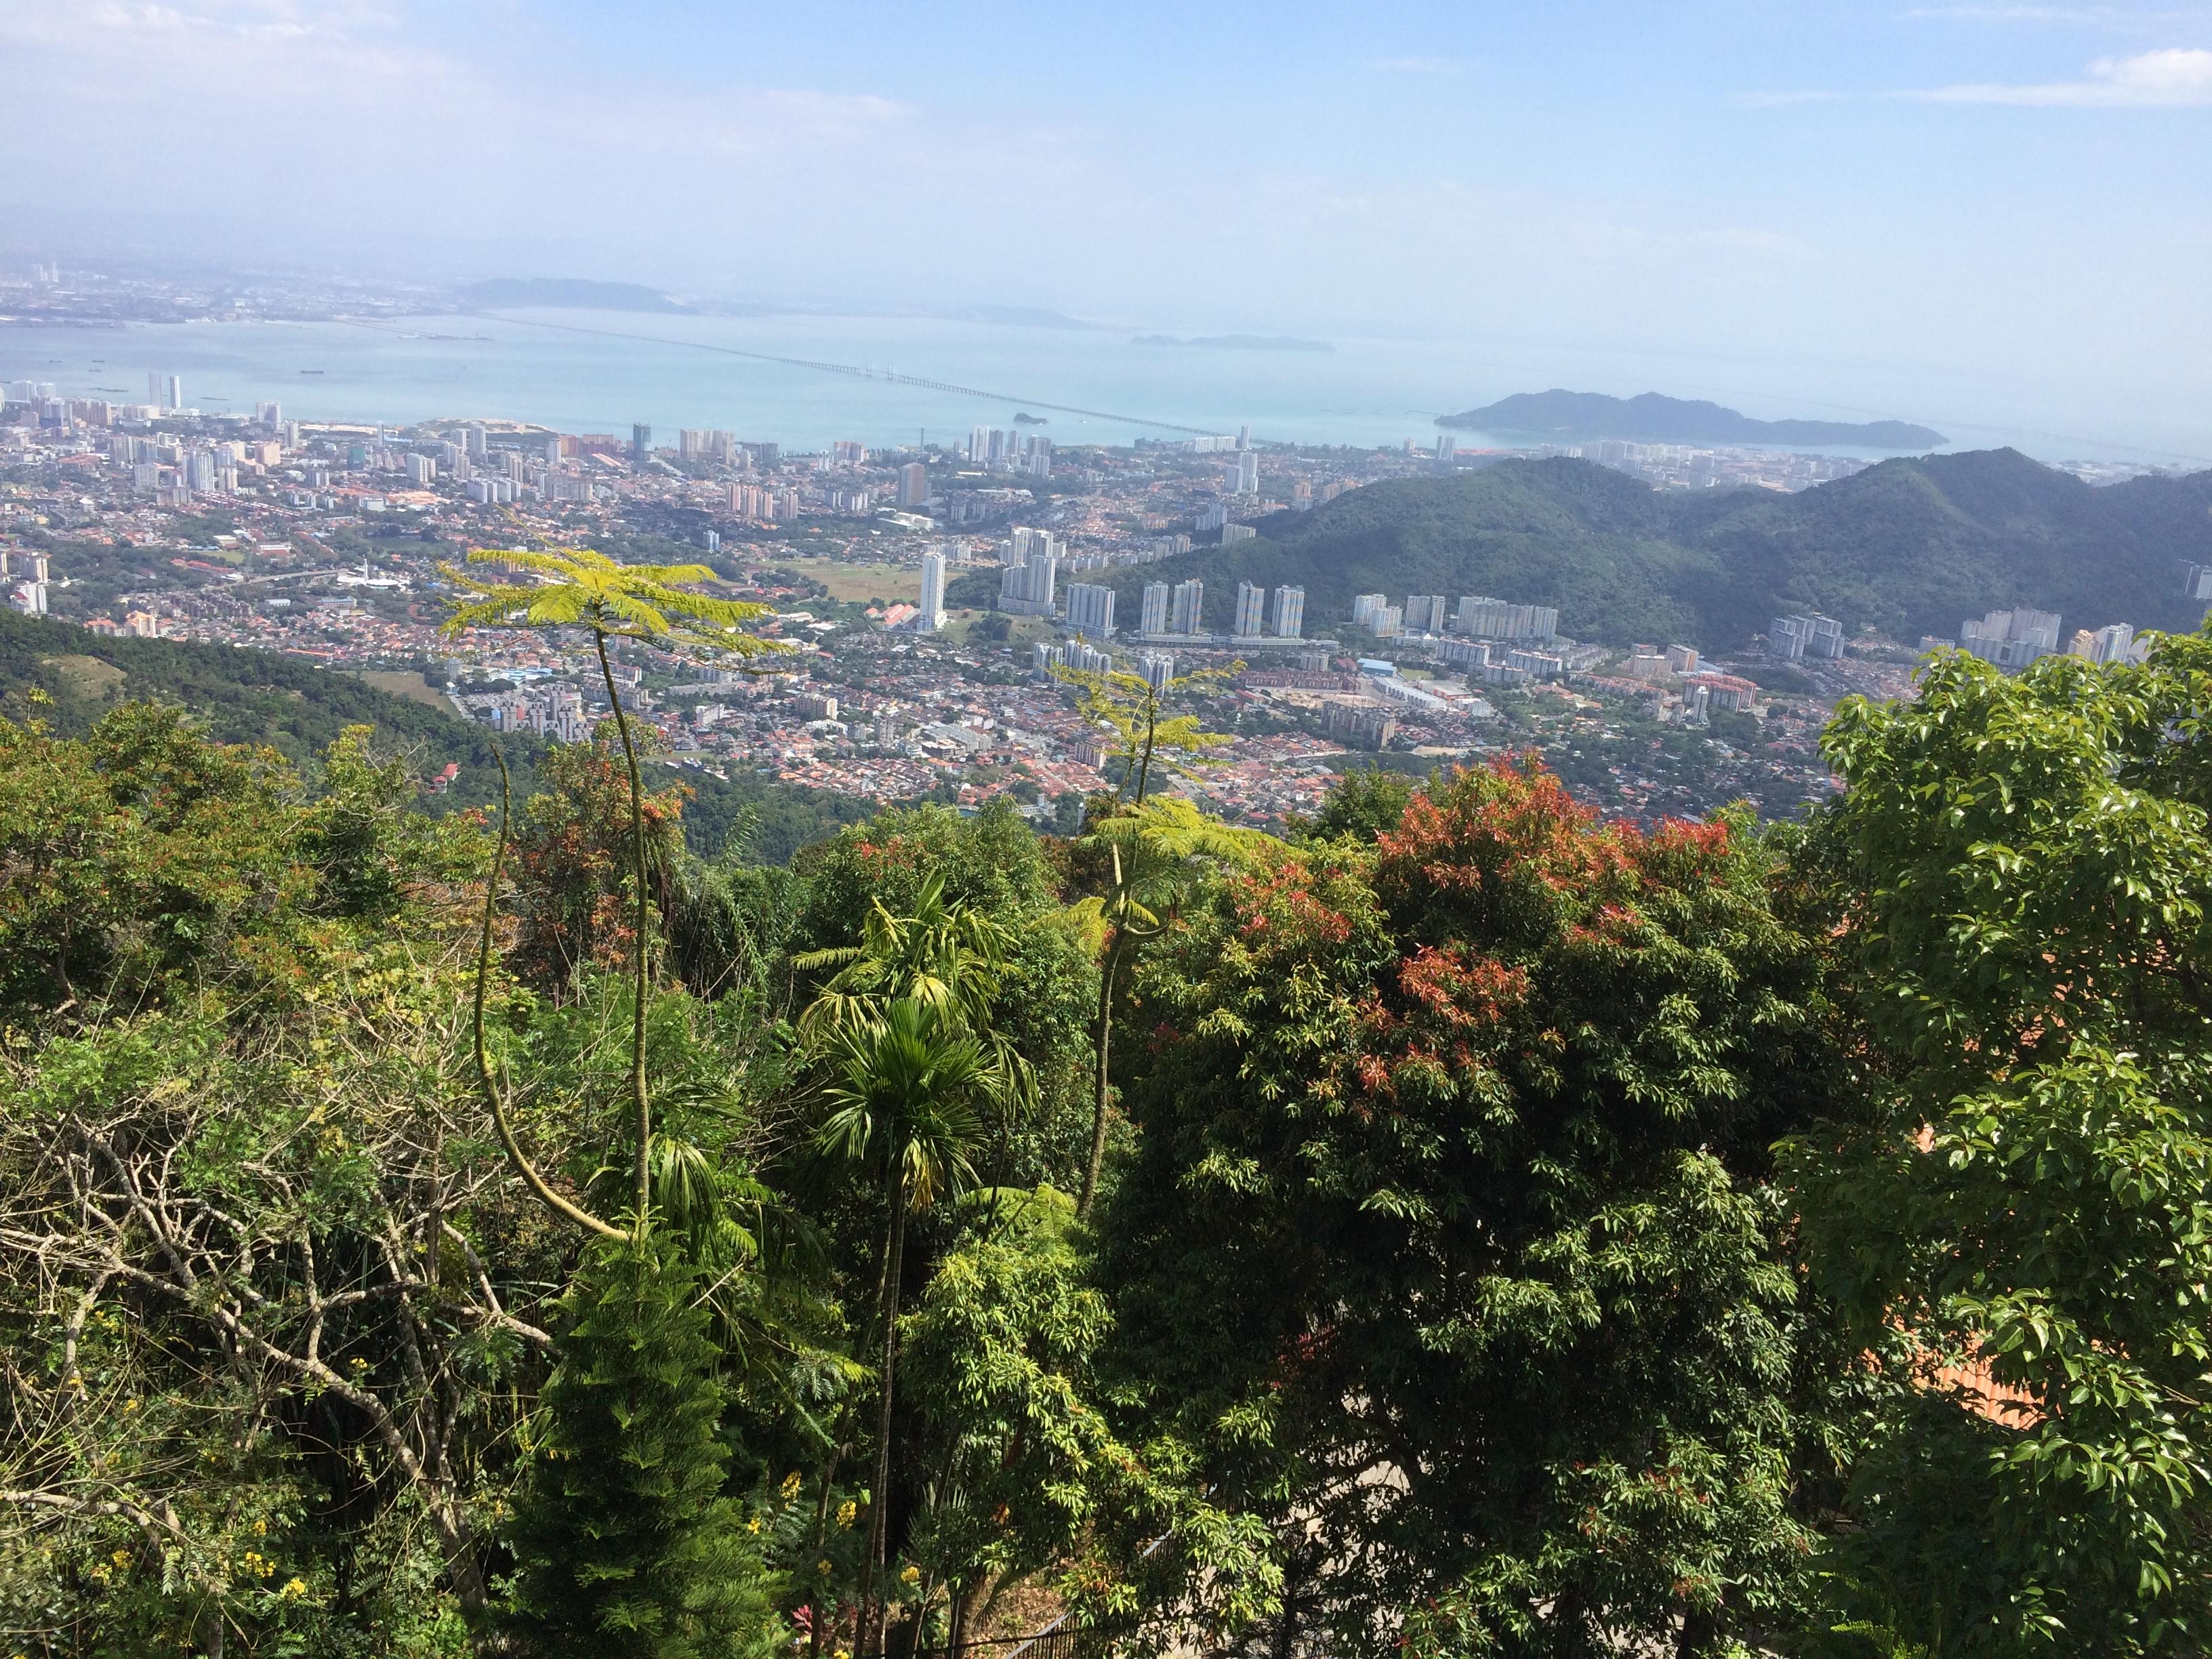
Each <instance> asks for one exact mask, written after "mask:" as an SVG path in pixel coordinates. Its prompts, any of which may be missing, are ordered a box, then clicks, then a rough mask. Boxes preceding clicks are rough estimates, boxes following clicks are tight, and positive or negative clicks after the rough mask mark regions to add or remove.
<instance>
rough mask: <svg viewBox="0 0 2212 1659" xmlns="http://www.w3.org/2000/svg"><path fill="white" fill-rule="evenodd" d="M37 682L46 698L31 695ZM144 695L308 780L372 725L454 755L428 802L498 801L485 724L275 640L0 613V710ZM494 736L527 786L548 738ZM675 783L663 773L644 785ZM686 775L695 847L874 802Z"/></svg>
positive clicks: (780, 846)
mask: <svg viewBox="0 0 2212 1659" xmlns="http://www.w3.org/2000/svg"><path fill="white" fill-rule="evenodd" d="M34 690H36V691H40V692H43V693H44V694H45V696H46V699H47V701H46V702H36V701H34V700H33V698H32V696H30V694H31V693H32V692H33V691H34ZM141 700H143V701H152V702H169V703H174V704H177V705H178V706H179V707H181V708H185V709H188V710H190V711H191V713H192V714H195V715H197V717H198V718H199V719H200V720H202V721H203V722H204V724H205V726H206V727H207V730H208V732H209V734H210V736H212V737H214V738H217V739H218V740H220V741H222V742H224V743H258V744H268V745H269V746H270V748H272V749H275V750H278V751H279V752H281V753H282V754H283V755H284V756H285V757H286V758H287V759H289V760H290V761H292V762H293V763H295V764H296V765H299V766H301V768H302V769H304V770H305V771H306V773H307V775H308V776H309V777H311V778H312V777H313V775H314V768H315V763H316V760H317V757H319V756H320V755H321V753H322V751H323V750H325V748H327V747H328V746H329V745H330V744H331V740H332V739H334V738H336V737H337V735H338V733H339V732H342V731H343V730H344V729H345V728H346V727H347V726H374V727H375V728H376V730H377V733H378V735H379V737H380V739H381V740H382V741H383V743H384V744H386V746H387V747H389V748H391V749H392V750H397V751H399V752H402V753H406V754H408V755H410V757H412V759H413V762H414V765H415V768H416V771H417V772H418V773H420V774H422V775H429V774H433V773H435V772H437V771H438V770H440V769H441V768H442V767H443V766H444V765H445V764H446V763H447V762H449V761H450V762H453V763H456V764H458V765H459V768H460V772H459V775H458V776H457V777H456V779H455V780H454V784H453V789H452V790H451V792H450V793H447V794H446V795H443V796H441V797H438V798H436V799H435V800H434V801H431V802H429V803H427V804H428V805H430V806H431V807H432V808H433V810H438V811H450V810H451V809H453V807H456V806H471V805H487V804H489V803H491V802H494V801H496V800H497V799H499V772H498V769H497V768H496V766H495V763H494V762H493V760H492V753H491V742H492V734H491V732H490V731H489V729H488V728H487V727H484V726H478V725H477V724H476V723H475V722H473V721H471V720H463V719H462V718H460V716H459V715H458V714H447V713H446V712H445V711H443V710H441V709H439V708H432V707H428V706H427V705H426V704H423V703H421V702H413V701H410V699H408V698H405V697H400V696H393V695H392V693H391V692H388V691H382V690H378V689H377V688H375V687H374V686H372V685H368V684H364V683H363V682H362V681H360V680H357V679H355V678H352V677H351V676H350V675H346V674H340V673H335V672H333V671H331V670H330V669H327V668H324V667H322V666H320V665H318V664H315V663H310V662H303V661H301V660H300V659H297V658H295V657H286V656H283V655H280V654H278V653H275V652H270V651H249V650H243V649H240V647H236V646H229V645H197V644H191V643H188V642H186V641H179V640H138V639H128V638H125V639H109V638H106V637H105V636H103V635H98V634H90V633H87V632H85V631H84V630H83V629H77V628H71V627H70V626H68V625H67V624H65V623H58V622H52V621H50V620H47V619H46V618H42V617H21V616H18V615H16V614H15V612H14V611H0V715H5V716H6V717H7V718H9V719H11V720H22V719H25V718H27V717H29V716H33V715H35V716H37V717H39V718H40V719H43V720H47V721H49V722H51V723H52V725H53V726H54V727H55V728H56V729H57V730H58V731H59V732H62V733H63V734H64V735H65V736H74V735H76V734H77V733H79V732H82V731H84V730H85V729H86V728H87V727H88V726H91V725H92V724H93V722H94V721H95V720H98V719H99V718H100V716H101V715H102V714H106V712H107V711H108V710H109V709H111V708H114V707H115V706H116V705H117V704H118V703H121V702H133V701H141ZM501 743H502V746H503V748H504V750H505V753H506V755H507V765H508V767H509V768H510V769H512V771H513V776H514V788H515V796H516V799H517V800H518V802H520V800H523V799H527V798H528V797H529V796H530V795H531V794H532V793H534V791H535V789H536V787H537V764H538V759H539V757H542V756H543V755H544V752H545V740H544V738H540V737H538V736H536V735H535V734H533V733H531V732H514V733H513V734H510V735H509V736H507V738H503V739H501ZM668 781H673V779H672V777H671V775H668V774H666V773H665V772H664V773H661V774H660V775H659V778H658V779H657V780H656V781H654V782H653V786H652V787H655V788H659V787H665V784H666V783H667V782H668ZM682 781H684V783H686V784H688V785H690V787H691V788H692V790H693V792H694V799H693V800H692V802H691V804H690V806H688V807H687V808H686V809H685V811H684V827H685V830H686V833H687V836H688V838H689V839H690V842H691V844H692V847H693V848H694V850H695V851H697V852H700V853H702V854H712V853H714V852H715V851H716V850H718V849H719V848H720V846H721V843H722V841H723V839H724V838H725V836H726V835H727V834H728V832H729V829H730V828H731V826H732V824H733V823H735V822H736V821H737V819H738V815H739V814H740V813H742V812H745V811H748V810H750V812H751V813H752V815H753V817H755V819H756V827H755V829H754V831H753V835H752V840H751V845H752V849H753V851H754V853H755V854H757V856H759V857H762V858H766V859H772V860H775V861H777V862H781V861H783V860H787V859H788V858H789V857H790V856H791V855H792V854H793V853H794V852H796V851H797V850H798V849H799V848H800V847H802V846H805V844H806V843H808V842H813V841H818V840H821V839H823V837H825V836H830V835H833V834H835V833H836V829H837V827H838V826H839V825H840V824H842V823H857V822H859V821H860V819H862V818H864V817H866V816H867V813H868V812H869V811H870V810H872V809H871V808H870V807H869V805H868V803H866V802H865V801H854V800H848V799H845V798H844V797H842V796H838V795H832V794H827V793H823V792H822V791H820V790H814V789H795V788H789V787H785V786H783V785H781V784H775V783H770V782H768V781H764V780H762V779H757V778H752V777H745V776H738V777H732V779H730V780H729V781H723V780H721V779H720V778H714V777H709V776H705V775H700V774H697V773H691V772H686V773H685V774H684V775H683V780H682Z"/></svg>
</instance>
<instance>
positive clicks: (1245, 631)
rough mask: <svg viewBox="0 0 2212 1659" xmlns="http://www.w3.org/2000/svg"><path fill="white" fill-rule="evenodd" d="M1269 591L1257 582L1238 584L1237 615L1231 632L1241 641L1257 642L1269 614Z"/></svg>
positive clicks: (1231, 625)
mask: <svg viewBox="0 0 2212 1659" xmlns="http://www.w3.org/2000/svg"><path fill="white" fill-rule="evenodd" d="M1266 614H1267V589H1265V588H1263V587H1261V586H1259V585H1258V584H1257V583H1255V582H1239V583H1237V615H1236V617H1235V619H1234V620H1233V621H1232V622H1231V624H1230V629H1229V631H1230V632H1231V633H1232V634H1234V635H1236V636H1237V638H1238V639H1240V640H1255V639H1257V638H1259V637H1260V629H1261V624H1262V623H1263V621H1264V620H1265V617H1266Z"/></svg>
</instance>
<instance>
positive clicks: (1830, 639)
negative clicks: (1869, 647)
mask: <svg viewBox="0 0 2212 1659" xmlns="http://www.w3.org/2000/svg"><path fill="white" fill-rule="evenodd" d="M2053 620H2054V622H2055V621H2056V620H2057V619H2056V618H2053ZM1766 654H1767V655H1768V656H1770V657H1778V658H1780V659H1782V660H1783V661H1784V662H1803V661H1806V660H1807V659H1812V660H1814V661H1816V662H1834V661H1837V660H1838V659H1840V658H1841V657H1842V656H1843V654H1844V625H1843V623H1839V622H1838V621H1837V620H1836V619H1835V618H1834V617H1824V616H1821V615H1820V613H1819V612H1818V611H1814V612H1811V613H1809V614H1807V615H1803V616H1796V617H1776V618H1775V619H1774V620H1773V621H1772V622H1771V623H1767V625H1766Z"/></svg>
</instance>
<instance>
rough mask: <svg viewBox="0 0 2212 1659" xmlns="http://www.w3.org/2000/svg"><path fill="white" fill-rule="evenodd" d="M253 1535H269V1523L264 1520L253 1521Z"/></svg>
mask: <svg viewBox="0 0 2212 1659" xmlns="http://www.w3.org/2000/svg"><path fill="white" fill-rule="evenodd" d="M253 1535H254V1536H255V1537H256V1538H266V1537H267V1536H269V1523H268V1522H266V1521H256V1522H254V1523H253Z"/></svg>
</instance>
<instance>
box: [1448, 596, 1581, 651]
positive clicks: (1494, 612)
mask: <svg viewBox="0 0 2212 1659" xmlns="http://www.w3.org/2000/svg"><path fill="white" fill-rule="evenodd" d="M1452 628H1453V629H1454V631H1455V632H1457V633H1461V634H1470V635H1474V637H1475V638H1476V639H1480V640H1551V639H1556V638H1558V637H1559V611H1558V609H1557V607H1555V606H1553V605H1513V604H1510V603H1509V602H1508V601H1506V600H1504V599H1486V598H1483V597H1481V596H1480V595H1479V594H1472V593H1470V594H1468V595H1466V596H1464V597H1463V598H1462V599H1461V600H1460V602H1459V614H1458V615H1457V616H1456V617H1454V618H1453V619H1452Z"/></svg>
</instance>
